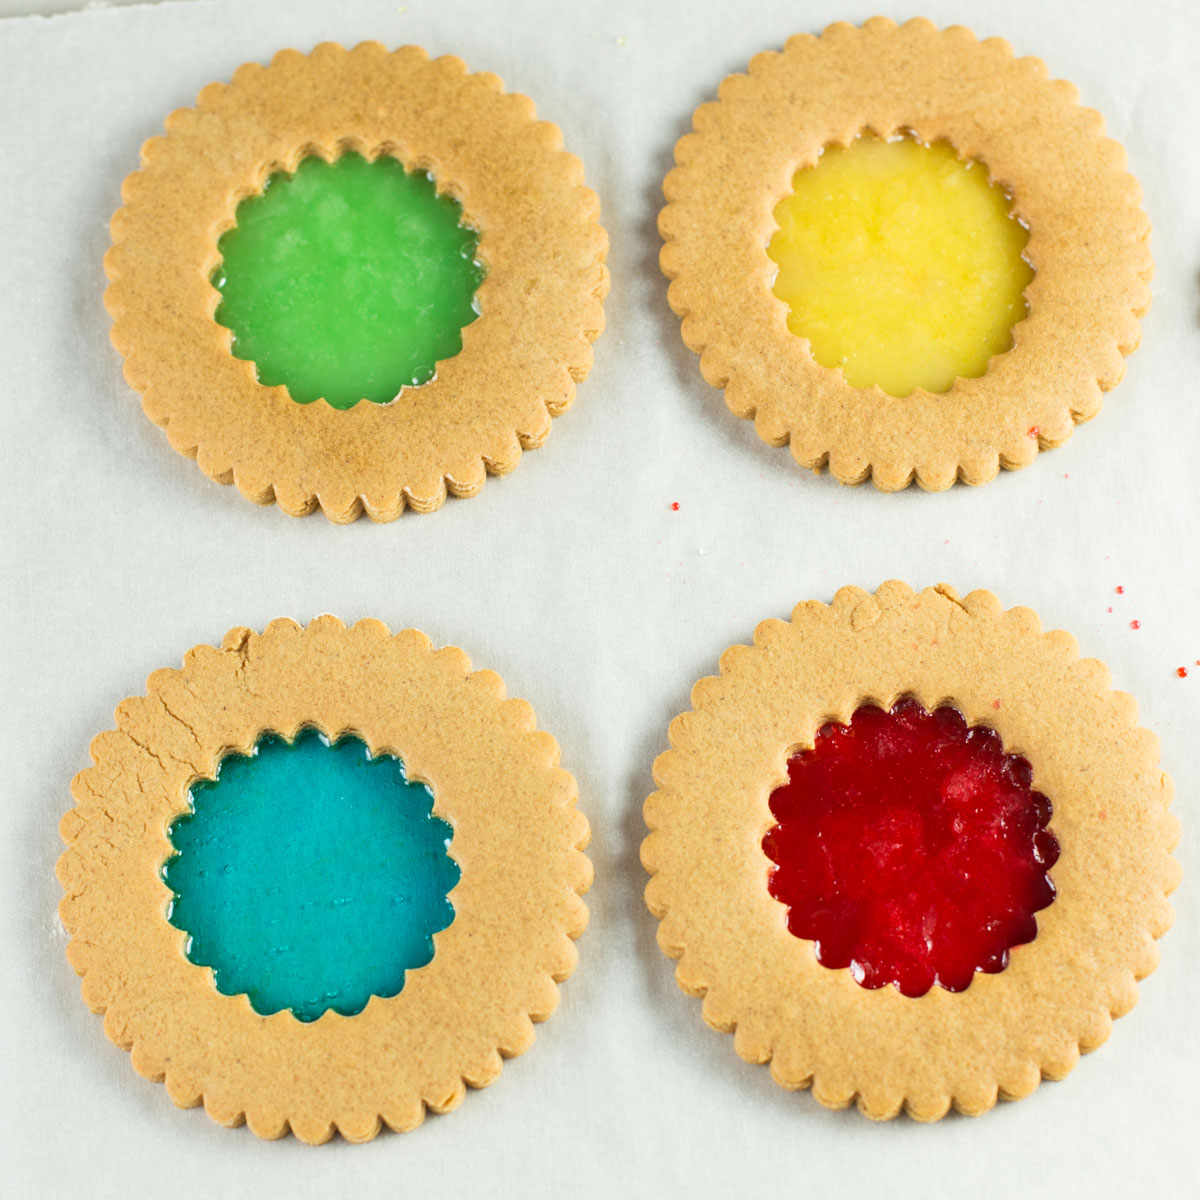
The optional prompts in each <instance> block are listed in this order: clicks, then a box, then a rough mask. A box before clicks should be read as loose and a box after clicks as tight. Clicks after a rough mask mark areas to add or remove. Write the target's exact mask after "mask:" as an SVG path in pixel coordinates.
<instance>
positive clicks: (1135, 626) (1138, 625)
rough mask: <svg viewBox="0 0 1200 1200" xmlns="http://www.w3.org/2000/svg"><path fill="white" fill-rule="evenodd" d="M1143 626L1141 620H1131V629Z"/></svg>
mask: <svg viewBox="0 0 1200 1200" xmlns="http://www.w3.org/2000/svg"><path fill="white" fill-rule="evenodd" d="M1141 627H1142V623H1141V621H1130V622H1129V628H1130V629H1141Z"/></svg>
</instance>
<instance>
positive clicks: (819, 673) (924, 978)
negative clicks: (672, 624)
mask: <svg viewBox="0 0 1200 1200" xmlns="http://www.w3.org/2000/svg"><path fill="white" fill-rule="evenodd" d="M692 704H693V710H694V711H692V712H688V713H685V714H683V715H682V716H679V717H676V718H675V720H674V721H672V723H671V728H670V738H671V749H670V750H668V751H667V752H666V753H664V754H662V755H661V756H660V757H659V758H658V759H657V761H656V762H655V764H654V779H655V783H656V784H657V785H658V788H659V790H658V791H657V792H655V793H654V794H653V795H652V796H650V797H649V799H647V801H646V804H645V817H646V823H647V825H648V826H649V827H650V829H651V831H652V832H651V833H650V835H649V836H648V837H647V838H646V840H645V841H644V843H643V845H642V861H643V863H644V865H645V867H646V869H647V871H648V872H649V873H650V875H651V877H652V878H651V879H650V882H649V884H648V885H647V888H646V901H647V904H648V905H649V907H650V910H651V912H652V913H653V914H654V915H655V916H656V917H657V918H659V920H660V925H659V930H658V941H659V945H660V946H661V947H662V949H663V951H664V953H666V954H667V955H668V956H670V957H671V958H676V959H678V960H679V964H678V966H677V968H676V978H677V980H678V982H679V985H680V987H681V988H682V989H683V990H684V991H686V992H687V993H689V994H690V995H694V996H700V997H703V999H704V1005H703V1014H704V1018H705V1020H706V1021H707V1022H708V1023H709V1024H710V1025H711V1026H712V1027H713V1028H715V1029H718V1030H722V1031H725V1032H731V1033H733V1035H734V1046H735V1048H736V1050H737V1052H738V1053H739V1054H740V1055H741V1056H742V1057H743V1058H744V1059H746V1060H747V1061H749V1062H758V1063H765V1062H769V1063H770V1064H771V1073H772V1075H773V1077H774V1078H775V1080H776V1082H778V1083H779V1084H780V1085H781V1086H783V1087H786V1088H807V1087H811V1088H812V1091H813V1094H814V1096H815V1097H816V1099H817V1100H818V1101H820V1103H822V1104H823V1105H826V1106H828V1107H831V1108H842V1107H845V1106H846V1105H848V1104H850V1103H851V1102H856V1103H857V1105H858V1107H859V1108H860V1109H861V1110H862V1111H863V1112H864V1113H866V1114H867V1115H868V1116H870V1117H873V1118H878V1119H883V1118H889V1117H893V1116H895V1115H896V1114H897V1113H898V1112H900V1110H901V1109H902V1108H903V1109H905V1110H907V1111H908V1113H909V1114H910V1115H912V1116H913V1117H915V1118H917V1119H918V1120H937V1119H938V1118H939V1117H941V1116H943V1115H944V1114H945V1113H946V1112H947V1110H948V1109H949V1108H950V1106H951V1105H953V1106H954V1107H955V1108H957V1109H958V1110H959V1111H961V1112H965V1113H971V1114H976V1113H981V1112H984V1111H985V1110H987V1109H989V1108H991V1107H992V1106H993V1105H994V1104H995V1102H996V1100H997V1097H1003V1098H1006V1099H1016V1098H1019V1097H1022V1096H1025V1095H1028V1094H1029V1093H1030V1092H1031V1091H1033V1089H1034V1088H1035V1087H1037V1085H1038V1082H1039V1080H1040V1079H1042V1078H1049V1079H1058V1078H1061V1077H1062V1076H1064V1075H1066V1074H1067V1072H1069V1071H1070V1070H1071V1068H1072V1067H1073V1066H1074V1065H1075V1062H1076V1061H1077V1059H1078V1057H1079V1054H1080V1052H1081V1051H1088V1050H1091V1049H1093V1048H1095V1047H1096V1046H1098V1045H1100V1044H1101V1043H1102V1042H1103V1041H1104V1040H1105V1038H1107V1036H1108V1034H1109V1030H1110V1029H1111V1026H1112V1020H1113V1018H1114V1017H1118V1016H1121V1015H1122V1014H1123V1013H1126V1012H1128V1010H1129V1009H1130V1008H1132V1006H1133V1005H1134V1003H1135V1001H1136V999H1137V984H1136V981H1137V980H1139V979H1142V978H1144V977H1145V976H1146V975H1148V974H1149V973H1150V972H1151V971H1153V970H1154V967H1155V965H1156V963H1157V961H1158V951H1157V948H1156V946H1155V944H1154V943H1155V939H1156V938H1158V937H1160V936H1161V935H1162V934H1163V933H1164V932H1165V931H1166V930H1167V928H1168V927H1169V925H1170V923H1171V908H1170V905H1169V904H1168V902H1167V899H1166V897H1167V895H1168V894H1169V893H1170V892H1171V890H1172V889H1173V888H1174V887H1175V885H1176V883H1177V881H1178V878H1179V869H1178V864H1177V863H1176V862H1175V860H1174V859H1172V858H1171V850H1172V848H1173V847H1174V845H1175V843H1176V841H1177V839H1178V824H1177V822H1176V821H1175V819H1174V818H1173V817H1172V816H1171V815H1170V813H1169V812H1168V804H1169V801H1170V797H1171V783H1170V780H1169V778H1168V777H1167V776H1166V775H1165V774H1163V772H1162V771H1161V770H1159V769H1158V767H1157V766H1156V762H1157V759H1158V742H1157V739H1156V738H1155V737H1154V735H1153V734H1152V733H1150V732H1149V731H1147V730H1146V729H1143V728H1140V727H1138V725H1137V710H1136V706H1135V704H1134V702H1133V700H1132V698H1131V697H1129V696H1128V695H1125V694H1124V693H1120V692H1113V691H1111V690H1110V689H1109V674H1108V670H1107V668H1105V667H1104V665H1103V664H1102V663H1099V662H1097V661H1096V660H1094V659H1081V658H1079V657H1078V649H1077V646H1076V644H1075V641H1074V639H1073V638H1071V637H1070V636H1069V635H1068V634H1066V633H1063V632H1061V631H1056V632H1050V633H1043V632H1042V630H1041V628H1040V626H1039V623H1038V620H1037V617H1036V616H1035V614H1034V613H1032V612H1031V611H1030V610H1028V609H1021V608H1016V609H1011V610H1009V611H1007V612H1006V611H1004V610H1003V609H1002V608H1001V606H1000V604H999V602H998V601H997V600H996V598H995V597H994V596H993V595H992V594H991V593H989V592H972V593H971V594H970V595H968V596H966V597H965V598H963V599H959V597H958V596H957V595H956V594H955V593H954V591H953V590H952V589H950V588H948V587H945V586H940V587H937V588H930V589H927V590H925V591H923V592H919V593H914V592H913V591H912V590H911V589H910V588H908V587H907V586H906V585H905V584H902V583H896V582H892V583H887V584H884V585H883V586H882V587H881V588H880V589H879V591H878V592H877V593H876V594H875V595H873V596H872V595H870V594H868V593H866V592H863V591H861V590H859V589H858V588H844V589H842V590H841V591H839V592H838V593H837V595H836V596H835V597H834V600H833V604H832V605H831V606H826V605H824V604H820V603H817V602H815V601H812V602H809V603H806V604H801V605H799V606H797V608H796V609H795V610H794V611H793V613H792V617H791V620H790V622H784V621H777V620H772V621H766V622H764V623H763V624H761V625H759V626H758V628H757V629H756V630H755V635H754V644H753V646H734V647H731V648H730V649H728V650H726V651H725V653H724V654H723V655H722V656H721V674H720V676H719V677H714V678H709V679H702V680H701V681H700V682H699V683H697V684H696V686H695V688H694V689H693V691H692Z"/></svg>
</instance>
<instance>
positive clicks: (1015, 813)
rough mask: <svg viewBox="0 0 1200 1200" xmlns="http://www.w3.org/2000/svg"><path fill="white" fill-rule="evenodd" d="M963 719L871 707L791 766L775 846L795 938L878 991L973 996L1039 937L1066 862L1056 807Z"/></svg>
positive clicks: (989, 734) (770, 835)
mask: <svg viewBox="0 0 1200 1200" xmlns="http://www.w3.org/2000/svg"><path fill="white" fill-rule="evenodd" d="M1032 778H1033V771H1032V769H1031V768H1030V766H1029V763H1028V762H1026V760H1025V759H1023V758H1020V757H1018V756H1017V755H1014V754H1005V753H1004V747H1003V746H1002V745H1001V742H1000V737H999V735H998V734H997V733H996V732H995V731H994V730H991V729H986V728H982V727H976V728H971V729H968V728H967V724H966V722H965V721H964V720H963V717H962V714H961V713H959V712H958V711H957V710H956V709H953V708H938V709H935V710H934V711H933V712H926V710H925V709H924V708H923V707H922V706H921V705H920V704H918V703H917V702H916V701H915V700H902V701H900V702H899V703H898V704H896V705H895V706H894V707H893V708H892V710H891V711H890V712H888V711H886V710H884V709H882V708H877V707H875V706H874V705H863V706H862V707H861V708H859V709H858V711H857V712H855V714H854V716H853V717H852V718H851V721H850V724H849V725H833V724H830V725H826V726H824V727H823V728H822V729H821V730H820V731H819V732H818V734H817V738H816V745H815V746H814V747H813V749H811V750H805V751H803V752H802V753H800V754H797V755H795V756H794V757H793V758H792V759H791V761H790V762H789V763H788V782H787V783H786V784H784V786H783V787H780V788H777V789H776V790H775V791H774V792H773V793H772V795H771V812H772V814H773V815H774V816H775V819H776V820H777V821H778V822H779V823H778V824H777V825H774V826H772V828H771V829H769V830H768V831H767V835H766V837H764V838H763V850H764V851H765V852H766V854H767V857H768V858H769V859H770V860H771V861H772V862H773V863H775V864H776V865H775V867H774V869H773V870H772V871H771V874H770V882H769V888H770V892H771V895H772V896H774V897H775V899H776V900H779V901H781V902H782V903H783V904H786V905H787V909H788V929H789V930H791V932H792V933H794V934H795V935H796V937H799V938H805V939H807V940H809V941H812V942H814V943H815V944H816V953H817V960H818V961H819V962H820V963H822V964H823V965H824V966H826V967H834V968H837V967H849V968H850V972H851V974H852V975H853V976H854V978H855V980H857V981H858V982H859V983H860V984H862V986H863V987H865V988H880V987H883V986H884V985H885V984H889V983H894V984H895V985H896V986H897V987H898V988H899V989H900V991H901V992H903V993H904V995H906V996H923V995H924V994H925V993H926V992H927V991H929V989H930V988H931V987H933V985H934V984H935V983H937V984H940V985H941V986H942V987H944V988H946V989H947V990H948V991H951V992H961V991H963V990H965V989H966V988H967V987H968V985H969V984H970V982H971V980H972V978H973V977H974V975H975V972H976V971H987V972H989V973H994V972H997V971H1002V970H1004V968H1005V967H1006V966H1007V965H1008V952H1009V950H1010V949H1011V948H1012V947H1013V946H1019V945H1022V944H1023V943H1025V942H1031V941H1033V939H1034V938H1035V937H1036V936H1037V919H1036V918H1035V916H1034V913H1036V912H1038V911H1040V910H1041V909H1043V908H1045V907H1046V906H1047V905H1048V904H1050V903H1051V902H1052V901H1053V900H1054V885H1053V884H1052V883H1051V882H1050V879H1049V877H1048V876H1047V874H1046V872H1047V871H1048V870H1049V869H1050V868H1051V867H1052V866H1053V865H1054V863H1055V862H1056V861H1057V860H1058V842H1057V841H1056V840H1055V838H1054V835H1053V834H1052V833H1050V832H1049V830H1047V828H1046V825H1047V823H1048V822H1049V820H1050V801H1049V800H1047V799H1046V797H1045V796H1043V795H1042V794H1041V793H1040V792H1035V791H1033V789H1032V788H1031V786H1030V784H1031V782H1032Z"/></svg>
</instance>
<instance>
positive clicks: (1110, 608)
mask: <svg viewBox="0 0 1200 1200" xmlns="http://www.w3.org/2000/svg"><path fill="white" fill-rule="evenodd" d="M660 545H661V543H660ZM1104 611H1105V612H1112V605H1111V604H1110V605H1109V606H1108V607H1107V608H1106V609H1105V610H1104Z"/></svg>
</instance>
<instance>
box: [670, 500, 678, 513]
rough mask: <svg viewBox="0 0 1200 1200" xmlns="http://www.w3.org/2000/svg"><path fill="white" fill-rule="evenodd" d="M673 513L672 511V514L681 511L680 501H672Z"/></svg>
mask: <svg viewBox="0 0 1200 1200" xmlns="http://www.w3.org/2000/svg"><path fill="white" fill-rule="evenodd" d="M671 511H672V512H678V511H679V501H678V500H674V501H672V502H671Z"/></svg>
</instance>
